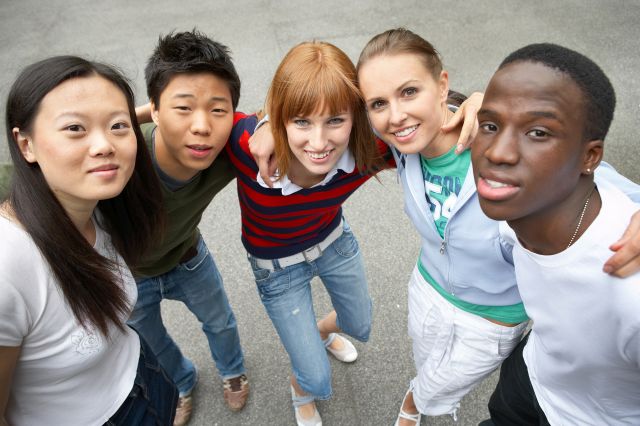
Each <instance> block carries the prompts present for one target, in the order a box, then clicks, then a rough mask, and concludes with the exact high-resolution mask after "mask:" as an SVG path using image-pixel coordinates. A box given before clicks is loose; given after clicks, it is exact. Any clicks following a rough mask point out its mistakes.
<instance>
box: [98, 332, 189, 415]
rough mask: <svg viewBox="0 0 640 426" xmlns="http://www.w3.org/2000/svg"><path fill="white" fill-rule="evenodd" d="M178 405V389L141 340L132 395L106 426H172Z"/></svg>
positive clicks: (130, 394)
mask: <svg viewBox="0 0 640 426" xmlns="http://www.w3.org/2000/svg"><path fill="white" fill-rule="evenodd" d="M177 404H178V389H177V388H176V386H175V384H173V382H172V381H171V379H169V377H168V376H167V375H166V374H165V372H164V370H163V369H162V367H160V364H159V363H158V360H157V359H156V357H155V355H153V351H152V350H151V348H149V346H148V345H147V343H146V342H145V341H144V339H142V338H140V359H139V360H138V372H137V374H136V379H135V381H134V384H133V388H132V389H131V393H129V396H128V397H127V399H126V400H125V401H124V402H123V403H122V405H121V406H120V408H119V409H118V411H116V413H115V414H114V415H113V416H111V418H110V419H109V420H108V421H107V422H106V423H105V425H107V426H115V425H121V426H125V425H126V426H133V425H135V426H172V425H173V417H174V416H175V414H176V405H177Z"/></svg>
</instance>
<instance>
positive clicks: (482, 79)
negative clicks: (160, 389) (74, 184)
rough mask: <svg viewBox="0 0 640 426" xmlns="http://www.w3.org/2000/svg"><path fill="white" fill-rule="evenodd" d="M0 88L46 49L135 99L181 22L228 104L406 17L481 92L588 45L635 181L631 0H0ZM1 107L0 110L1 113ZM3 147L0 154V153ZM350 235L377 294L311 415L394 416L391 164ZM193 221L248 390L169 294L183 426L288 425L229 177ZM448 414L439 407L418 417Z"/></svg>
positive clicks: (400, 219)
mask: <svg viewBox="0 0 640 426" xmlns="http://www.w3.org/2000/svg"><path fill="white" fill-rule="evenodd" d="M0 17H1V18H0V19H1V25H0V62H1V63H2V66H3V72H2V75H0V98H1V99H2V102H3V103H4V101H5V98H6V94H7V92H8V90H9V86H10V84H11V82H12V81H13V79H14V78H15V76H16V74H17V72H18V70H19V69H21V68H22V67H23V66H25V65H27V64H29V63H31V62H33V61H35V60H38V59H41V58H43V57H46V56H48V55H53V54H77V55H83V56H86V57H89V58H93V59H97V60H101V61H106V62H110V63H112V64H115V65H117V66H119V67H121V68H122V69H123V70H124V71H125V73H126V74H127V75H128V76H129V77H130V78H131V79H132V81H133V82H134V85H135V88H136V93H137V95H138V102H139V103H143V102H145V101H146V96H145V89H144V76H143V68H144V63H145V60H146V58H147V57H148V55H149V53H150V52H151V50H152V48H153V47H154V45H155V43H156V41H157V38H158V35H159V34H161V33H167V32H168V31H171V30H187V29H191V28H193V27H197V28H198V29H200V30H202V31H204V32H206V33H207V34H209V35H210V36H211V37H213V38H215V39H216V40H218V41H220V42H223V43H225V44H227V45H229V46H230V47H231V49H232V50H233V53H234V58H235V62H236V65H237V68H238V71H239V73H240V76H241V78H242V81H243V89H242V98H241V101H240V109H241V110H243V111H253V110H255V109H257V108H259V107H260V106H261V104H262V102H263V100H264V94H265V92H266V89H267V87H268V84H269V81H270V76H271V75H272V74H273V72H274V70H275V68H276V66H277V64H278V62H279V60H280V58H282V56H283V55H284V54H285V53H286V51H287V50H288V49H289V48H290V47H292V46H293V45H294V44H296V43H297V42H300V41H303V40H309V39H319V40H327V41H330V42H332V43H334V44H336V45H337V46H339V47H341V48H342V49H344V50H345V51H346V52H347V53H348V54H349V55H350V56H351V58H352V59H354V60H356V59H357V55H358V54H359V52H360V49H361V48H362V47H363V46H364V44H365V43H366V41H367V40H368V39H369V38H370V37H371V36H373V35H374V34H376V33H378V32H380V31H383V30H385V29H388V28H392V27H397V26H405V27H408V28H410V29H412V30H414V31H416V32H418V33H419V34H421V35H423V36H424V37H425V38H427V39H428V40H430V41H432V42H433V43H434V45H435V46H436V47H437V48H439V50H440V51H441V53H442V54H443V57H444V63H445V66H446V68H447V69H448V70H449V72H450V79H451V85H452V87H453V88H456V89H458V90H459V91H462V92H466V93H470V92H472V91H474V90H482V89H483V88H484V87H485V85H486V83H487V81H488V79H489V77H490V76H491V74H492V72H493V71H494V70H495V68H496V67H497V65H498V63H499V62H500V61H501V60H502V58H503V57H504V56H506V55H507V54H508V53H510V52H511V51H512V50H514V49H516V48H518V47H521V46H523V45H525V44H528V43H531V42H539V41H551V42H556V43H560V44H563V45H566V46H568V47H571V48H574V49H576V50H579V51H581V52H584V53H586V54H587V55H589V56H591V57H592V58H593V59H595V60H596V61H597V62H598V63H599V64H600V65H601V66H602V67H603V68H604V70H605V71H606V72H607V73H608V75H609V76H610V78H611V80H612V82H613V84H614V86H615V87H616V89H617V92H618V109H617V112H616V117H615V120H614V124H613V127H612V129H611V132H610V135H609V138H608V142H607V155H606V158H607V159H608V160H609V161H610V162H611V163H612V164H614V165H615V166H616V167H618V169H619V170H620V171H621V172H623V173H624V174H625V175H627V176H629V177H630V178H631V179H633V180H635V181H636V182H639V181H640V171H639V169H638V167H637V165H636V161H637V159H638V157H639V154H640V147H639V146H638V144H637V141H638V135H639V134H640V122H639V119H638V118H639V109H640V107H639V104H640V101H639V98H640V78H639V77H638V75H639V74H638V70H640V55H639V54H638V52H640V26H639V25H638V23H639V22H640V2H638V1H606V2H603V1H598V0H585V1H576V0H573V1H551V0H545V1H537V2H515V1H504V0H488V1H469V2H451V1H442V0H438V1H431V0H429V1H410V0H398V1H394V2H386V1H380V0H377V1H371V2H365V1H358V0H356V1H351V2H344V1H337V0H327V1H322V2H318V1H308V0H304V1H296V2H277V1H267V0H264V1H251V0H239V1H233V2H231V1H217V2H216V1H211V2H204V1H193V0H183V1H180V2H175V1H168V0H157V1H154V2H142V1H124V0H113V1H108V2H97V1H80V0H68V1H58V0H50V1H46V2H44V1H36V0H20V1H18V0H2V1H0ZM2 113H4V110H2ZM7 152H8V151H7V150H6V145H5V143H2V145H1V147H0V162H1V161H6V160H7V158H8V156H7ZM345 215H346V217H347V219H348V220H349V222H350V223H351V225H352V227H353V228H354V230H355V233H356V235H357V236H358V238H359V241H360V245H361V249H362V252H363V254H364V259H365V262H366V267H367V273H368V277H369V285H370V290H371V294H372V297H373V300H374V309H375V317H374V331H373V333H372V336H371V340H370V342H369V343H367V344H360V343H357V344H356V346H357V348H358V350H359V351H360V358H359V359H358V361H357V362H356V363H355V364H353V365H341V364H340V363H338V362H332V365H333V368H334V374H333V384H334V398H333V399H332V400H330V401H326V402H321V403H319V408H320V411H321V413H322V417H323V420H324V424H326V425H327V426H330V425H391V424H393V422H394V419H395V416H396V413H397V410H398V406H399V404H400V401H401V400H402V396H403V395H404V392H405V390H406V387H407V383H408V381H409V380H410V378H411V377H412V375H413V374H414V366H413V363H412V360H411V343H410V340H409V339H408V337H407V335H406V316H407V307H406V282H407V280H408V277H409V274H410V272H411V270H412V267H413V265H414V263H415V260H416V256H417V252H418V239H417V237H416V235H415V232H414V231H413V230H412V228H411V226H410V224H409V222H408V220H407V219H406V218H405V216H404V214H403V211H402V194H401V189H400V187H399V186H398V184H397V182H396V178H395V175H394V174H393V172H386V173H384V174H383V176H382V177H381V182H375V181H373V182H370V183H368V184H366V185H365V186H364V187H363V188H361V189H360V190H359V191H358V192H357V194H355V195H354V196H353V197H351V199H350V200H349V201H348V202H347V203H346V204H345ZM201 230H202V232H203V234H204V236H205V239H206V241H207V243H208V244H209V247H210V248H211V251H212V253H213V254H214V256H215V257H216V260H217V262H218V266H219V268H220V270H221V273H222V275H223V276H224V279H225V285H226V288H227V292H228V294H229V298H230V300H231V304H232V306H233V307H234V310H235V312H236V316H237V318H238V322H239V327H240V333H241V338H242V343H243V347H244V351H245V358H246V365H247V368H248V370H249V377H250V380H251V386H252V394H251V397H250V400H249V403H248V405H247V407H246V408H245V409H244V410H243V411H242V412H240V413H237V414H233V413H230V412H229V411H228V410H227V409H226V408H225V406H224V404H223V402H222V387H221V381H220V379H219V378H218V377H217V374H216V372H215V371H214V367H213V365H212V362H211V359H210V355H209V351H208V348H207V345H206V340H205V338H204V336H203V334H202V332H201V331H200V329H199V327H198V323H197V321H196V320H195V319H194V318H193V316H192V315H191V314H190V313H189V312H188V311H187V310H186V309H184V307H183V306H181V305H178V304H175V303H172V302H166V303H165V304H164V310H163V313H164V317H165V321H166V323H167V325H168V327H169V329H170V331H171V332H172V334H173V336H174V337H175V339H176V340H177V341H178V342H179V344H180V346H181V347H182V348H183V349H184V352H185V353H186V354H187V355H188V356H189V357H191V358H192V359H193V360H194V362H195V363H196V364H197V366H198V367H199V369H200V374H201V375H200V384H199V386H198V388H197V391H196V393H195V414H194V417H193V420H192V422H191V424H192V425H225V426H226V425H286V424H293V411H292V409H291V406H290V400H289V395H288V385H287V377H288V371H289V370H288V359H287V356H286V353H285V352H284V350H283V349H282V347H281V345H280V343H279V341H278V338H277V336H276V334H275V331H274V329H273V327H272V325H271V323H270V321H269V319H268V317H267V316H266V314H265V312H264V309H263V307H262V305H261V303H260V300H259V298H258V296H257V292H256V290H255V288H254V283H253V279H252V274H251V272H250V269H249V265H248V263H247V261H246V260H245V259H244V257H245V255H244V250H243V249H242V246H241V244H240V239H239V236H240V221H239V210H238V207H237V202H236V195H235V188H234V185H229V186H228V187H227V188H226V189H225V190H224V191H223V192H222V193H221V194H220V195H219V196H218V197H216V199H215V200H214V202H213V204H212V205H211V207H210V208H209V209H208V210H207V212H206V214H205V217H204V219H203V222H202V226H201ZM314 288H315V289H314V297H315V303H316V312H317V313H318V314H319V315H320V314H324V313H326V312H328V311H329V310H330V306H329V302H328V298H327V297H326V293H325V292H324V290H323V288H322V285H321V283H319V282H316V283H314ZM495 380H496V377H495V374H494V375H493V376H492V377H490V378H489V379H488V380H486V381H485V382H484V383H483V384H482V385H481V386H480V387H478V389H476V390H475V391H474V392H472V393H471V394H470V395H469V396H467V397H466V398H465V399H464V400H463V403H462V408H461V409H460V412H459V422H458V424H460V425H465V426H466V425H474V424H476V423H477V422H478V421H479V420H481V419H483V418H485V417H486V415H487V411H486V402H487V399H488V396H489V395H490V392H491V390H492V387H493V385H494V384H495ZM427 423H428V424H434V425H450V424H453V420H452V419H451V418H450V417H446V416H445V417H439V418H435V419H430V420H429V421H428V422H427V421H423V424H427Z"/></svg>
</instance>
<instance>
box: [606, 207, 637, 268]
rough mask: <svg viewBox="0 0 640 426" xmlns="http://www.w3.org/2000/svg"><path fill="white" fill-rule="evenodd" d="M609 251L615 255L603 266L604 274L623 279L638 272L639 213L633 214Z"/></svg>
mask: <svg viewBox="0 0 640 426" xmlns="http://www.w3.org/2000/svg"><path fill="white" fill-rule="evenodd" d="M609 249H611V250H612V251H614V252H616V253H615V254H614V255H613V256H611V257H610V258H609V259H608V260H607V262H606V263H605V264H604V268H603V271H604V272H606V273H607V274H610V275H614V276H616V277H620V278H625V277H628V276H631V275H633V274H635V273H636V272H638V271H640V211H637V212H635V213H634V215H633V216H632V217H631V222H630V223H629V226H628V227H627V229H626V230H625V231H624V234H622V237H621V238H620V239H619V240H618V241H616V242H615V243H613V244H612V245H611V246H610V247H609Z"/></svg>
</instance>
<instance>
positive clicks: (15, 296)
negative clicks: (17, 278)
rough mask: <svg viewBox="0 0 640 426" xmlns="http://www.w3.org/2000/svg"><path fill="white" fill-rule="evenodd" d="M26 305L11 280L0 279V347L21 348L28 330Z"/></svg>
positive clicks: (4, 277)
mask: <svg viewBox="0 0 640 426" xmlns="http://www.w3.org/2000/svg"><path fill="white" fill-rule="evenodd" d="M29 317H30V316H29V310H28V305H27V303H26V302H25V300H24V298H23V297H22V295H21V294H20V292H19V291H18V289H17V288H16V287H15V286H14V285H13V283H12V282H11V280H10V279H9V278H8V277H6V276H2V277H0V346H21V345H22V340H23V339H24V337H25V336H26V335H27V333H28V331H29V328H30V325H29V323H30V320H29Z"/></svg>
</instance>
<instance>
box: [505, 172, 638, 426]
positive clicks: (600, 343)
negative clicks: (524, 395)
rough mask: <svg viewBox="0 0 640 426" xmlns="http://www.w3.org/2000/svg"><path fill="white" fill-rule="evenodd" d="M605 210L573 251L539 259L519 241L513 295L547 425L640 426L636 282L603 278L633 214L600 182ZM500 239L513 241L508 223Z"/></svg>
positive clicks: (634, 278) (622, 197)
mask: <svg viewBox="0 0 640 426" xmlns="http://www.w3.org/2000/svg"><path fill="white" fill-rule="evenodd" d="M598 190H599V192H600V196H601V198H602V208H601V210H600V212H599V214H598V217H597V218H596V219H595V221H594V222H593V223H592V224H591V225H590V226H589V228H588V229H587V230H586V231H585V233H584V234H583V235H582V236H581V237H580V239H578V241H576V242H575V243H574V244H573V245H572V246H571V247H569V248H568V249H566V250H564V251H563V252H561V253H558V254H555V255H551V256H543V255H538V254H535V253H532V252H530V251H528V250H526V249H524V248H523V247H522V246H521V245H520V243H519V242H516V244H515V246H514V251H513V257H514V263H515V270H516V278H517V281H518V289H519V290H520V295H521V296H522V301H523V302H524V306H525V309H526V310H527V314H528V315H529V317H530V318H531V319H532V320H533V329H532V331H531V335H530V337H529V341H528V342H527V345H526V347H525V349H524V353H523V357H524V360H525V362H526V364H527V368H528V370H529V377H530V378H531V383H532V385H533V389H534V391H535V393H536V397H537V399H538V402H539V403H540V406H541V407H542V409H543V411H544V413H545V415H546V416H547V419H548V420H549V422H550V423H551V424H552V425H581V426H582V425H623V424H625V425H640V275H638V274H636V275H634V276H631V277H629V278H625V279H620V278H614V277H611V276H609V275H607V274H605V273H604V272H602V267H603V265H604V263H605V261H606V260H607V259H608V258H609V257H610V256H611V254H612V252H611V251H610V250H609V249H608V247H609V245H611V244H612V243H613V242H614V241H616V240H617V239H618V238H619V237H620V235H622V233H623V232H624V230H625V228H626V227H627V225H628V224H629V220H630V218H631V215H632V214H633V213H634V212H635V211H637V210H638V206H637V205H635V204H633V203H632V202H631V201H630V200H629V199H628V198H627V197H626V196H625V195H624V194H622V193H621V192H620V191H618V190H617V189H616V188H614V187H612V186H610V185H609V184H607V183H606V182H599V185H598ZM501 233H503V235H504V236H505V238H509V239H511V240H512V241H513V240H515V234H514V233H513V230H511V229H510V228H509V227H508V226H507V225H506V224H504V225H501Z"/></svg>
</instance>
